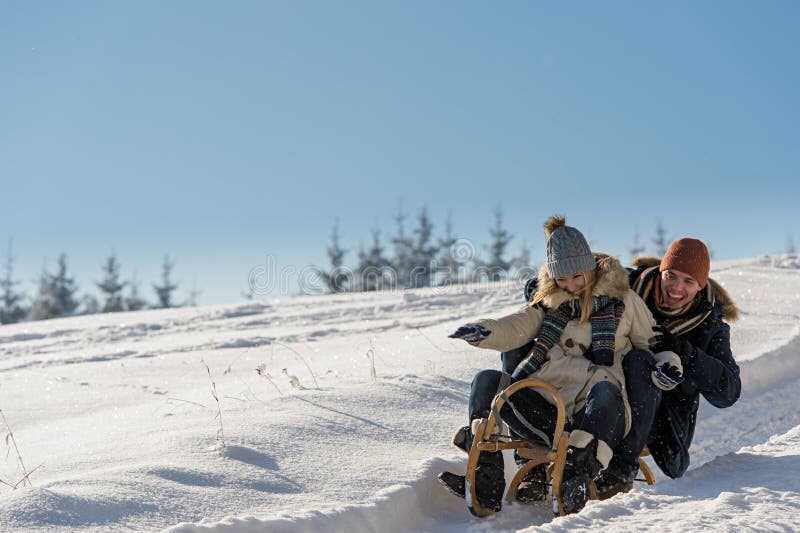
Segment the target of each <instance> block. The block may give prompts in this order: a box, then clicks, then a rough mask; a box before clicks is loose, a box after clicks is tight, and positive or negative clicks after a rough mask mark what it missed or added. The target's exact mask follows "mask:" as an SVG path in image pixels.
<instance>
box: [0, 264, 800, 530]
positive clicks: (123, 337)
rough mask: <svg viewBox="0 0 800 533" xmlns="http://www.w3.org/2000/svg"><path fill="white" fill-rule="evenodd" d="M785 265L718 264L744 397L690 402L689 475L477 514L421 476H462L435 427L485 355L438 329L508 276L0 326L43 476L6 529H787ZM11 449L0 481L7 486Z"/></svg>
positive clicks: (13, 510) (9, 378) (795, 499)
mask: <svg viewBox="0 0 800 533" xmlns="http://www.w3.org/2000/svg"><path fill="white" fill-rule="evenodd" d="M789 259H791V258H789ZM789 259H786V258H783V259H780V258H769V257H766V258H765V257H761V258H754V259H748V260H742V261H726V262H724V263H722V262H715V263H714V265H713V269H712V277H714V278H715V279H716V280H717V281H719V282H721V283H722V284H723V285H724V286H725V287H726V289H727V290H728V291H729V292H730V293H731V295H732V296H733V297H734V299H735V300H736V302H737V304H738V305H739V307H740V310H741V313H742V319H741V320H740V321H739V322H736V323H734V324H733V325H732V328H731V329H732V343H733V348H734V354H735V356H736V358H737V360H738V361H739V362H740V364H741V367H742V380H743V384H744V392H743V395H742V398H741V400H740V401H739V402H738V403H737V404H736V405H735V406H733V407H731V408H729V409H715V408H713V407H711V406H710V405H708V404H706V403H705V402H703V403H702V406H701V411H700V415H699V421H698V426H697V432H696V435H695V440H694V443H693V446H692V450H691V452H692V466H691V468H690V470H689V472H687V474H686V475H685V476H684V477H683V478H681V479H678V480H670V479H668V478H666V476H664V475H663V474H661V473H660V472H659V471H658V470H657V468H656V469H655V471H656V474H657V476H658V482H657V484H656V485H655V486H652V487H648V486H646V485H644V484H637V486H636V487H635V488H634V490H633V491H632V492H631V493H629V494H625V495H620V496H618V497H615V498H613V499H611V500H608V501H605V502H590V503H589V504H588V505H587V507H586V508H585V509H584V510H583V511H582V512H581V513H579V514H577V515H573V516H568V517H563V518H555V519H554V518H553V517H552V512H551V509H550V504H549V503H543V504H541V505H535V506H521V505H506V506H505V507H504V509H503V511H502V512H501V513H499V514H496V515H493V516H491V517H488V518H485V519H477V518H475V517H473V516H472V515H470V514H469V512H468V511H467V509H466V505H465V502H464V501H463V500H460V499H458V498H456V497H454V496H452V495H450V494H449V493H447V492H446V491H445V490H444V489H442V488H441V487H440V486H439V485H438V483H437V482H436V474H437V473H438V472H440V471H442V470H445V469H451V470H454V471H458V472H463V470H464V467H465V463H466V457H465V456H464V455H463V454H462V453H461V452H459V451H458V450H457V449H455V448H454V447H453V446H452V445H451V444H450V442H449V441H450V437H451V435H452V433H453V431H454V430H455V429H456V428H457V427H458V426H459V425H462V424H463V423H464V421H465V416H466V402H467V397H468V392H469V383H470V380H471V379H472V376H473V375H474V374H475V372H476V371H477V370H479V369H481V368H497V367H498V366H499V356H498V354H497V353H496V352H491V351H487V350H479V349H476V348H472V347H469V346H468V345H466V344H465V343H463V342H460V341H455V340H452V339H448V338H447V334H448V333H450V332H451V331H452V330H453V329H454V328H455V327H457V326H458V325H460V324H462V323H463V322H464V321H466V320H469V319H474V318H477V317H481V316H501V315H503V314H505V313H507V312H509V311H511V310H514V309H516V308H517V307H518V306H519V305H521V294H522V288H521V287H520V286H519V285H516V284H513V283H494V284H482V285H472V286H468V287H449V288H445V289H441V288H437V289H434V288H429V289H418V290H413V291H405V292H386V293H371V294H348V295H329V296H298V297H290V298H283V299H281V300H275V301H265V302H258V303H254V302H247V303H242V304H238V305H223V306H213V307H202V308H184V309H170V310H161V311H142V312H137V313H119V314H106V315H96V316H83V317H74V318H68V319H59V320H51V321H44V322H34V323H25V324H16V325H10V326H2V327H0V409H2V412H3V415H4V416H5V417H6V419H7V421H8V424H9V426H10V427H11V429H12V430H13V435H14V438H15V441H16V443H17V445H18V447H19V450H20V452H21V453H22V457H23V461H24V464H25V466H26V468H27V470H28V471H29V472H30V471H31V470H34V468H37V467H38V469H36V470H35V471H33V473H32V474H31V475H30V480H31V482H32V486H30V487H29V486H25V487H23V486H22V485H20V486H19V487H18V488H17V489H16V490H12V489H11V488H10V487H8V486H6V485H2V484H0V530H2V531H26V532H27V531H108V530H115V531H117V530H125V529H137V530H147V531H153V530H167V531H170V532H183V533H189V532H211V531H214V532H250V531H253V532H255V531H259V532H260V531H278V532H280V531H292V532H297V531H300V532H303V531H320V530H326V531H348V532H359V531H489V530H491V531H514V530H530V531H533V530H536V531H573V530H575V529H586V530H597V531H600V530H604V531H605V530H611V531H613V530H617V531H633V530H637V531H639V530H645V531H646V530H658V531H686V530H690V531H701V530H714V531H742V530H750V531H792V530H797V529H798V528H800V481H798V476H797V473H798V472H800V410H798V409H797V408H796V406H797V405H798V404H800V388H799V387H798V381H800V357H798V351H800V270H797V268H796V265H795V263H793V262H792V261H791V260H789ZM205 364H207V365H208V369H207V368H206V366H205ZM373 365H374V366H373ZM257 369H259V370H260V372H259V371H257ZM284 369H285V371H284ZM209 371H210V375H209ZM373 373H374V374H373ZM212 379H213V383H214V386H215V390H216V394H217V397H218V398H219V402H220V406H219V407H220V412H221V415H222V416H221V422H222V430H223V433H224V442H225V445H224V446H223V445H222V442H221V440H220V437H221V436H222V435H221V434H220V418H219V417H218V416H217V412H218V411H217V403H216V401H215V399H214V397H213V396H212ZM292 382H294V384H293V383H292ZM2 429H3V431H4V435H5V433H7V431H6V428H5V427H3V428H2ZM8 444H9V446H8V449H7V450H6V451H7V454H5V453H4V454H3V457H2V459H0V480H2V481H4V482H6V483H10V484H12V485H13V484H15V483H17V482H18V481H19V480H20V478H21V476H22V473H21V469H20V467H19V465H18V461H17V456H16V453H15V451H14V449H13V446H11V445H10V444H11V443H10V442H8ZM511 463H512V461H507V464H508V465H509V471H508V472H507V474H508V475H509V477H510V475H511V474H512V472H511V470H510V469H511V466H510V464H511Z"/></svg>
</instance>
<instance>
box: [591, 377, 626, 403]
mask: <svg viewBox="0 0 800 533" xmlns="http://www.w3.org/2000/svg"><path fill="white" fill-rule="evenodd" d="M587 400H589V401H591V403H592V404H593V405H594V406H596V407H600V408H612V409H616V408H618V407H619V406H621V405H622V393H621V392H620V390H619V387H618V386H617V385H615V384H614V383H611V382H610V381H601V382H599V383H596V384H595V385H594V386H593V387H592V389H591V391H589V395H588V398H587Z"/></svg>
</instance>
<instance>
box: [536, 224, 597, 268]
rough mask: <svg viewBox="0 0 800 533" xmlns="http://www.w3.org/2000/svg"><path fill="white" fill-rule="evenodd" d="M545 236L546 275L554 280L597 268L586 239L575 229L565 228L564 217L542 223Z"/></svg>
mask: <svg viewBox="0 0 800 533" xmlns="http://www.w3.org/2000/svg"><path fill="white" fill-rule="evenodd" d="M544 233H545V235H546V236H547V273H548V274H549V275H550V277H551V278H553V279H556V278H560V277H563V276H571V275H572V274H578V273H580V272H585V271H587V270H594V269H595V267H596V266H597V265H596V263H595V261H594V256H593V255H592V251H591V250H590V249H589V243H587V242H586V238H585V237H584V236H583V234H582V233H581V232H580V231H578V230H577V229H575V228H573V227H570V226H567V221H566V219H565V218H564V217H559V216H554V217H550V218H549V219H548V220H547V222H545V223H544Z"/></svg>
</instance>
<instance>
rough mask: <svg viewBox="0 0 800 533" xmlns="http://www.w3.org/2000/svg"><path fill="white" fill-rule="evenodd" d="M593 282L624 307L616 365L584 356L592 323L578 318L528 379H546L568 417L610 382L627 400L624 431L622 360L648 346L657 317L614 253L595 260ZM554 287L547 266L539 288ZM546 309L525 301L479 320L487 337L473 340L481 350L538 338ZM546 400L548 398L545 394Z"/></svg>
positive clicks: (560, 297)
mask: <svg viewBox="0 0 800 533" xmlns="http://www.w3.org/2000/svg"><path fill="white" fill-rule="evenodd" d="M599 264H600V266H598V268H597V272H596V273H597V283H596V284H595V288H594V290H593V293H592V294H593V295H595V296H599V295H607V296H610V297H612V298H618V299H621V300H622V301H623V302H624V303H625V310H624V312H623V314H622V317H621V319H620V322H619V327H618V328H617V331H616V336H615V339H614V364H613V365H611V366H602V365H595V364H594V363H592V362H591V361H589V360H588V359H587V358H586V357H584V356H583V354H584V352H585V351H586V350H587V349H588V347H589V345H590V344H591V341H592V326H591V322H586V323H583V324H582V323H580V320H579V319H578V318H576V319H573V320H571V321H569V322H568V323H567V325H566V327H565V328H564V332H563V333H562V335H561V338H560V339H559V341H558V342H557V343H556V344H554V345H553V347H552V348H551V349H550V350H549V351H548V352H547V356H548V361H547V362H546V363H545V364H544V365H543V366H542V368H541V369H539V370H538V371H537V372H536V373H535V374H533V375H531V377H535V378H538V379H541V380H543V381H547V382H548V383H550V384H552V385H553V386H555V387H556V388H558V390H559V391H560V392H561V395H562V396H563V398H564V402H565V404H566V410H567V417H568V418H570V419H571V418H572V416H573V415H574V414H575V413H577V412H578V411H580V410H581V409H582V408H583V407H584V405H585V404H586V395H587V394H588V393H589V390H591V388H592V387H593V386H594V385H595V384H596V383H598V382H600V381H610V382H612V383H614V384H615V385H616V386H617V387H619V390H620V392H621V393H622V399H623V402H624V404H625V432H626V433H627V432H628V431H629V430H630V424H631V410H630V405H629V404H628V398H627V394H626V393H625V375H624V373H623V371H622V358H623V356H624V355H625V354H626V353H628V352H629V351H630V350H632V349H633V348H640V349H644V350H647V349H648V344H647V341H648V339H649V338H650V337H652V336H653V329H652V327H653V326H654V325H655V323H656V322H655V320H654V319H653V315H652V314H651V313H650V310H649V309H648V308H647V306H646V305H645V303H644V302H643V301H642V299H641V298H640V297H639V295H637V294H636V293H635V292H634V291H632V290H631V289H630V288H629V286H628V273H627V271H626V270H625V269H624V268H623V267H622V266H621V265H620V263H619V261H618V260H617V259H616V258H613V257H605V258H604V259H603V260H602V261H599ZM551 285H555V280H553V279H552V278H550V276H549V275H548V274H547V270H546V269H545V268H542V269H541V270H540V272H539V287H540V289H539V290H543V289H544V288H546V287H548V286H551ZM570 298H576V296H572V295H570V294H569V293H568V292H566V291H564V290H557V291H556V292H554V293H552V294H550V295H548V296H547V297H546V298H545V299H544V300H542V302H541V303H542V304H544V306H545V307H547V308H555V307H558V306H559V305H561V304H562V303H563V302H565V301H567V300H568V299H570ZM544 315H545V309H543V308H542V306H541V305H539V304H537V305H530V304H528V305H526V306H525V307H523V308H522V309H520V310H519V311H517V312H516V313H513V314H511V315H508V316H505V317H503V318H499V319H482V320H479V321H477V322H472V323H473V324H480V325H482V326H483V327H485V328H486V329H489V330H491V332H492V333H491V335H489V336H488V337H487V338H486V339H484V340H483V341H481V342H480V343H477V344H476V346H479V347H480V348H488V349H493V350H498V351H508V350H513V349H515V348H518V347H520V346H522V345H524V344H527V343H528V342H530V341H532V340H533V339H535V338H536V336H537V335H538V333H539V328H540V327H541V325H542V320H543V318H544ZM548 401H549V398H548Z"/></svg>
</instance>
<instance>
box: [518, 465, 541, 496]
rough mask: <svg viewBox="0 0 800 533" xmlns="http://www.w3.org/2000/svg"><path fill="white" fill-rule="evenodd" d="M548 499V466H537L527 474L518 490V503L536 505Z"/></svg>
mask: <svg viewBox="0 0 800 533" xmlns="http://www.w3.org/2000/svg"><path fill="white" fill-rule="evenodd" d="M546 498H547V465H546V464H544V463H542V464H540V465H536V466H534V467H533V469H532V470H531V471H530V472H528V473H527V474H525V477H523V478H522V481H520V483H519V487H518V488H517V501H518V502H520V503H526V504H528V503H536V502H541V501H544V500H545V499H546Z"/></svg>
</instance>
